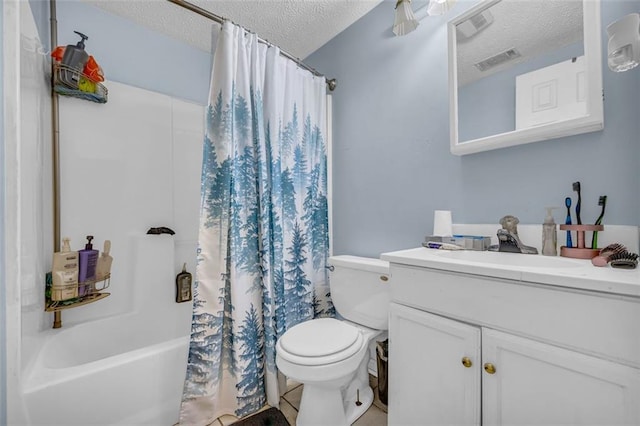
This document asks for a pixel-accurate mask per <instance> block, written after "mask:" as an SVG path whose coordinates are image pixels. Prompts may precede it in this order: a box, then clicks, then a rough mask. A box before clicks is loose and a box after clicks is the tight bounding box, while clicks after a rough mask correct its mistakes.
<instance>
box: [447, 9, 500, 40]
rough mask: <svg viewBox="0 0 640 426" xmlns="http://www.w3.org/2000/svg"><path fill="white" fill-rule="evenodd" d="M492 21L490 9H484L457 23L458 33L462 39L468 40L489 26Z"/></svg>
mask: <svg viewBox="0 0 640 426" xmlns="http://www.w3.org/2000/svg"><path fill="white" fill-rule="evenodd" d="M491 23H493V15H492V14H491V12H489V10H483V11H482V12H480V13H476V14H475V15H473V16H472V17H471V18H469V19H467V20H465V21H462V22H460V23H459V24H458V25H456V33H457V36H458V38H459V39H460V40H466V39H468V38H471V37H473V36H474V35H476V34H478V33H479V32H480V31H482V30H484V29H485V28H487V27H488V26H489V25H491Z"/></svg>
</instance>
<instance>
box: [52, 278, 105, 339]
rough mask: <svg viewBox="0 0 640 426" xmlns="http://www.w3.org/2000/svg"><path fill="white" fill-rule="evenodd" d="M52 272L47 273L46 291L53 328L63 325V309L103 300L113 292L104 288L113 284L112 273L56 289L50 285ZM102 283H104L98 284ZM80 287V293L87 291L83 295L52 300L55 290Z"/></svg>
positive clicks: (61, 290) (60, 290)
mask: <svg viewBox="0 0 640 426" xmlns="http://www.w3.org/2000/svg"><path fill="white" fill-rule="evenodd" d="M49 279H50V274H47V281H48V282H47V286H46V288H47V292H46V293H45V307H44V310H45V312H53V314H54V316H53V328H60V327H62V314H61V311H64V310H66V309H71V308H77V307H79V306H84V305H88V304H90V303H93V302H97V301H98V300H102V299H104V298H105V297H107V296H110V295H111V293H105V292H104V290H106V289H107V288H109V285H111V274H107V275H105V276H104V277H98V278H96V279H95V280H92V281H85V282H82V283H80V284H71V285H67V286H60V287H56V289H54V288H53V287H52V286H51V285H49V284H50V283H49ZM100 283H102V285H97V284H100ZM75 287H77V288H78V290H79V292H80V293H85V294H83V295H82V296H78V297H74V298H70V299H66V300H51V295H52V293H53V292H54V291H59V292H64V290H74V289H75Z"/></svg>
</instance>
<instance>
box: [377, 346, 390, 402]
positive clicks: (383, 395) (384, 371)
mask: <svg viewBox="0 0 640 426" xmlns="http://www.w3.org/2000/svg"><path fill="white" fill-rule="evenodd" d="M376 343H377V345H376V354H377V356H376V359H377V361H378V398H380V402H382V403H383V404H385V405H387V395H388V387H387V385H388V375H389V339H385V340H384V341H382V342H376Z"/></svg>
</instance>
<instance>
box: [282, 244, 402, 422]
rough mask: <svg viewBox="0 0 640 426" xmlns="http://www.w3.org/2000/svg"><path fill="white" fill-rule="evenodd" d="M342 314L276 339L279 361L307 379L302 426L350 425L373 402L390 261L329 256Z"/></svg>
mask: <svg viewBox="0 0 640 426" xmlns="http://www.w3.org/2000/svg"><path fill="white" fill-rule="evenodd" d="M328 265H330V266H328V268H329V270H330V271H331V272H330V280H329V284H330V288H331V298H332V301H333V304H334V306H335V308H336V311H337V314H338V317H339V318H340V319H334V318H319V319H314V320H309V321H306V322H302V323H300V324H297V325H295V326H293V327H291V328H290V329H289V330H287V331H286V332H285V333H284V334H283V335H282V336H281V337H280V338H279V339H278V342H277V344H276V365H277V366H278V369H279V370H280V371H281V372H282V373H283V374H284V375H285V376H287V377H288V378H290V379H292V380H295V381H296V382H299V383H302V384H304V387H303V389H302V400H301V402H300V409H299V411H298V417H297V420H296V425H297V426H310V425H317V426H319V425H322V426H327V425H331V426H347V425H351V424H352V423H354V422H355V421H356V419H357V418H358V417H360V416H361V415H362V414H364V412H365V411H367V409H368V408H369V407H370V406H371V403H372V402H373V391H372V389H371V387H370V386H369V373H368V369H367V366H368V363H369V354H370V348H371V347H372V345H374V344H375V343H374V340H375V338H376V337H377V336H379V335H380V334H382V333H383V332H384V331H385V330H387V329H388V326H389V320H388V314H389V302H390V291H389V263H388V262H385V261H382V260H379V259H370V258H365V257H357V256H333V257H330V258H329V262H328Z"/></svg>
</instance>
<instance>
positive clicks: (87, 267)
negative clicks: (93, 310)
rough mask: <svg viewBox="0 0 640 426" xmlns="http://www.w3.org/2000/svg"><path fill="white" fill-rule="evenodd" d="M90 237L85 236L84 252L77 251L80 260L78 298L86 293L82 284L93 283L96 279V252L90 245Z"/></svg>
mask: <svg viewBox="0 0 640 426" xmlns="http://www.w3.org/2000/svg"><path fill="white" fill-rule="evenodd" d="M91 240H93V236H92V235H87V244H86V245H85V246H84V250H80V251H78V256H79V260H80V271H79V273H78V281H79V282H80V286H79V291H78V296H84V295H86V294H87V293H88V290H89V289H88V287H89V286H88V285H82V283H85V282H88V281H93V280H95V279H96V266H97V264H98V250H94V249H93V245H92V244H91Z"/></svg>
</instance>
